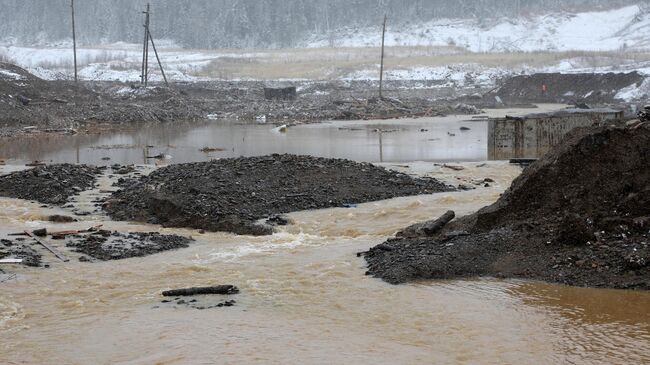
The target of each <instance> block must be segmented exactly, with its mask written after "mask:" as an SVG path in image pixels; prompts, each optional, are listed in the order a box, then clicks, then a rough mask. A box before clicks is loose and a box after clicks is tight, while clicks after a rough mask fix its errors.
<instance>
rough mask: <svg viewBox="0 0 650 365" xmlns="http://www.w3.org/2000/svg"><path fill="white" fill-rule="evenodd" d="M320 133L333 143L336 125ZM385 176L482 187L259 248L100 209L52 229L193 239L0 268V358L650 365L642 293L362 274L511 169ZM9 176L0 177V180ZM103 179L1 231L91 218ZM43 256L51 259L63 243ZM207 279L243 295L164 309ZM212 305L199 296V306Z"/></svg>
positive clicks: (429, 168) (282, 237)
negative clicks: (67, 217) (365, 254)
mask: <svg viewBox="0 0 650 365" xmlns="http://www.w3.org/2000/svg"><path fill="white" fill-rule="evenodd" d="M400 122H401V121H400ZM416 122H417V123H422V120H417V121H416ZM393 123H395V122H394V121H393V122H384V125H390V124H393ZM353 124H354V123H353ZM360 124H361V123H360ZM450 125H451V124H450ZM473 125H475V124H473ZM256 128H257V127H256ZM301 128H304V129H305V130H308V129H310V128H318V127H316V126H306V127H301ZM321 128H327V127H321ZM382 128H383V127H382ZM329 130H330V132H331V133H338V132H337V131H338V128H330V129H329ZM346 133H348V132H346ZM354 133H356V132H354ZM418 133H419V132H418ZM290 134H291V132H289V133H287V137H288V136H289V135H290ZM199 135H200V134H199ZM73 138H79V137H73ZM102 138H103V137H102ZM170 138H171V137H170ZM172 140H173V139H170V141H172ZM149 141H150V140H147V141H146V142H145V141H142V142H143V143H149ZM206 141H207V140H206ZM122 142H124V141H122ZM94 143H105V142H99V141H95V142H94ZM206 143H207V142H206ZM404 143H406V142H404ZM210 144H212V143H210ZM305 146H308V144H305ZM66 148H67V146H63V148H62V149H61V150H60V151H59V152H57V153H60V155H59V156H60V157H59V158H61V159H65V158H66V157H65V156H68V155H66V154H64V152H62V151H64V150H65V149H66ZM251 148H252V147H251ZM84 151H85V150H84ZM121 152H123V156H124V157H123V158H124V160H123V161H117V162H126V161H127V160H128V159H129V158H130V157H128V156H129V154H128V153H126V152H128V150H124V151H121ZM280 152H290V151H280ZM48 153H54V152H48ZM251 153H252V152H251ZM302 153H307V152H305V151H302ZM427 153H428V152H427ZM5 156H7V155H5ZM52 156H54V155H52ZM80 156H88V155H86V154H85V152H84V153H82V154H80ZM396 156H397V155H396ZM345 157H350V156H345ZM29 158H30V159H31V157H29ZM84 158H94V157H84ZM187 158H189V157H187ZM19 159H20V158H18V159H17V160H19ZM66 161H70V160H66ZM72 161H73V162H74V160H72ZM88 161H92V160H88ZM82 162H84V161H83V160H82ZM134 162H136V161H134ZM382 165H383V166H386V167H389V168H394V169H397V170H400V171H404V172H407V173H412V174H418V175H427V176H432V177H436V178H440V179H444V180H445V181H449V182H454V183H455V184H458V183H460V182H464V181H470V180H473V179H484V178H492V179H494V180H495V183H494V184H492V186H491V187H487V188H486V187H481V188H479V189H476V190H472V191H466V192H457V193H441V194H435V195H427V196H417V197H407V198H398V199H392V200H389V201H382V202H375V203H368V204H362V205H360V206H358V207H357V208H352V209H326V210H319V211H307V212H297V213H293V214H291V215H290V218H291V219H292V220H293V221H294V224H292V225H289V226H287V227H284V228H282V229H281V231H280V232H279V233H276V234H274V235H272V236H267V237H239V236H233V235H229V234H221V233H207V234H200V233H199V232H197V231H194V230H183V229H162V228H160V227H158V226H150V225H136V224H128V223H122V222H111V221H108V220H107V218H106V217H104V216H102V215H101V214H98V213H93V214H91V215H89V216H83V217H79V219H80V220H81V221H80V222H77V223H71V224H64V225H56V229H57V230H58V229H61V230H63V229H73V228H88V227H90V226H94V225H97V224H104V225H105V228H107V229H113V230H120V231H159V232H163V233H175V234H180V235H185V236H192V237H194V238H195V239H196V243H194V244H192V245H190V247H189V248H187V249H181V250H178V251H172V252H166V253H162V254H158V255H153V256H149V257H145V258H135V259H128V260H123V261H119V262H105V263H82V262H78V260H77V256H75V254H74V253H70V252H67V251H66V253H67V254H69V256H70V257H71V258H72V259H73V260H72V261H71V262H68V263H63V262H60V261H58V260H57V259H56V258H55V257H54V256H51V255H46V256H44V257H43V259H44V260H45V261H46V262H47V263H48V264H50V265H51V267H50V268H47V269H46V268H43V269H25V268H21V267H13V266H12V267H4V268H5V269H6V270H7V271H11V272H15V273H16V274H17V276H16V277H13V276H9V275H3V276H0V290H1V291H0V293H1V294H0V339H1V341H0V359H2V361H0V362H2V363H7V364H45V363H48V364H49V363H60V364H88V363H93V364H215V363H223V364H331V363H350V364H397V363H400V364H416V363H452V364H453V363H457V364H466V363H481V364H497V363H498V364H521V363H527V364H528V363H530V364H565V363H570V364H632V363H638V364H641V363H648V362H650V310H648V308H650V294H648V293H644V292H630V291H611V290H593V289H579V288H569V287H563V286H557V285H548V284H542V283H535V282H526V281H517V280H505V281H504V280H497V279H490V278H485V279H479V280H467V281H437V282H420V283H416V284H409V285H401V286H391V285H389V284H386V283H384V282H382V281H380V280H377V279H373V278H369V277H366V276H365V275H364V272H365V262H364V260H363V259H362V258H357V257H356V253H357V252H360V251H364V250H367V249H368V248H370V247H372V246H375V245H377V244H378V243H381V242H382V241H383V240H385V239H386V238H387V237H388V236H390V235H392V234H394V233H395V232H396V231H398V230H399V229H401V228H403V227H405V226H408V225H410V224H412V223H415V222H419V221H423V220H428V219H431V218H434V217H437V216H439V215H441V214H442V213H444V212H445V211H447V210H449V209H453V210H455V211H456V212H457V214H459V215H463V214H467V213H470V212H473V211H475V210H477V209H479V208H481V207H483V206H485V205H487V204H490V203H492V202H493V201H495V200H496V199H497V198H498V196H499V194H500V193H501V192H502V191H503V190H504V189H506V188H507V187H508V186H509V184H510V182H511V181H512V179H514V178H515V177H516V176H517V175H518V174H519V173H520V169H519V168H518V167H516V166H512V165H509V164H507V163H504V162H487V163H484V162H480V163H479V162H464V163H462V164H460V165H462V166H464V167H465V170H462V171H454V170H450V169H447V168H444V167H441V166H435V165H434V164H433V163H431V162H417V163H408V162H407V163H404V162H400V163H384V164H382ZM18 168H20V167H17V166H0V174H4V173H7V172H9V171H12V170H16V169H18ZM111 183H112V181H111V180H110V179H107V178H102V179H101V181H100V185H101V186H100V187H99V188H98V190H97V191H95V192H89V193H86V194H83V195H82V196H80V197H78V198H77V199H75V200H76V202H75V203H74V205H75V207H74V208H70V210H68V209H49V208H42V207H40V205H38V204H33V203H29V202H25V201H20V200H15V199H0V236H2V237H4V236H5V235H6V234H8V233H11V232H17V231H22V230H24V229H26V228H28V229H35V228H40V227H53V225H52V224H51V223H47V222H44V221H43V220H44V219H45V218H44V217H45V216H48V215H51V214H57V213H59V214H60V213H64V214H70V213H71V210H72V209H80V210H87V211H91V210H92V204H91V202H92V200H94V199H95V198H96V197H97V195H98V194H99V192H98V191H99V190H101V189H107V188H109V187H110V185H111ZM54 245H55V246H56V247H58V248H59V249H62V250H64V248H63V244H62V243H61V242H58V243H54ZM214 284H233V285H237V286H238V287H239V288H240V290H241V293H240V294H239V295H236V296H234V297H233V298H234V299H235V300H236V301H237V303H236V305H235V306H234V307H230V308H215V309H209V310H197V309H192V308H188V307H185V306H177V305H174V303H161V301H162V300H163V298H162V296H161V295H160V293H161V291H163V290H166V289H169V288H177V287H189V286H204V285H214ZM229 299H230V298H229ZM220 300H222V298H212V297H203V298H199V301H200V302H201V303H203V304H206V305H210V304H214V302H215V301H220Z"/></svg>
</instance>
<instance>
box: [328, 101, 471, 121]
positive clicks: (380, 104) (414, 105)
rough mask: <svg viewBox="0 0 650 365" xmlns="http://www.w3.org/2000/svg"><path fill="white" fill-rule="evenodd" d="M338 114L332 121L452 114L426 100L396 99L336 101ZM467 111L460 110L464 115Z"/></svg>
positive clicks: (446, 108) (449, 108)
mask: <svg viewBox="0 0 650 365" xmlns="http://www.w3.org/2000/svg"><path fill="white" fill-rule="evenodd" d="M334 106H335V107H336V112H337V114H336V115H335V116H334V117H333V118H332V119H338V120H364V119H390V118H401V117H435V116H440V115H445V114H446V113H449V112H451V111H452V110H454V109H452V108H451V107H448V106H445V107H442V106H439V105H434V104H433V103H431V102H430V101H427V100H424V99H414V100H409V102H403V101H401V100H399V99H396V98H389V97H383V98H370V99H366V100H358V99H353V100H350V101H335V102H334ZM465 111H466V110H464V109H462V108H461V109H458V112H462V113H464V112H465Z"/></svg>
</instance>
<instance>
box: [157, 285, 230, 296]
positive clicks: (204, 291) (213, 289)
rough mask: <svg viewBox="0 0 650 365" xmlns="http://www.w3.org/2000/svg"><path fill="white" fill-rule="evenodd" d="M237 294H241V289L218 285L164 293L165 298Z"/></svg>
mask: <svg viewBox="0 0 650 365" xmlns="http://www.w3.org/2000/svg"><path fill="white" fill-rule="evenodd" d="M237 293H239V289H238V288H237V287H236V286H234V285H218V286H209V287H199V288H185V289H174V290H167V291H164V292H163V293H162V295H163V296H165V297H188V296H193V295H209V294H219V295H230V294H237Z"/></svg>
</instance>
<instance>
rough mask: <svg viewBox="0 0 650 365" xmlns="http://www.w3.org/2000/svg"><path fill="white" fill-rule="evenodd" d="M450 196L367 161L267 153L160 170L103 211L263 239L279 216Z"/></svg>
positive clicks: (434, 183)
mask: <svg viewBox="0 0 650 365" xmlns="http://www.w3.org/2000/svg"><path fill="white" fill-rule="evenodd" d="M450 190H453V188H451V187H449V186H446V185H444V184H442V183H440V182H439V181H437V180H434V179H414V178H412V177H410V176H408V175H405V174H401V173H398V172H393V171H389V170H386V169H383V168H380V167H377V166H374V165H371V164H368V163H357V162H353V161H348V160H338V159H325V158H316V157H308V156H293V155H272V156H263V157H251V158H235V159H223V160H217V161H211V162H203V163H192V164H180V165H173V166H169V167H165V168H162V169H159V170H157V171H155V172H154V173H152V174H151V175H149V176H147V177H143V178H141V179H140V180H139V181H137V182H136V183H135V184H133V185H131V186H129V187H127V188H125V189H123V190H120V191H118V192H116V193H114V194H113V195H112V197H111V198H110V199H109V200H108V201H107V204H106V205H105V207H104V208H105V209H106V211H107V212H108V213H109V215H110V216H111V217H112V218H114V219H118V220H129V221H142V222H149V223H158V224H163V225H165V226H171V227H188V228H197V229H205V230H210V231H225V232H232V233H237V234H250V235H264V234H270V233H272V229H271V228H270V227H266V226H260V225H256V224H255V222H256V221H257V220H259V219H262V218H267V217H270V216H274V215H278V214H283V213H288V212H293V211H299V210H307V209H318V208H329V207H343V206H346V205H348V204H355V203H364V202H369V201H376V200H382V199H389V198H394V197H399V196H408V195H419V194H430V193H435V192H441V191H450Z"/></svg>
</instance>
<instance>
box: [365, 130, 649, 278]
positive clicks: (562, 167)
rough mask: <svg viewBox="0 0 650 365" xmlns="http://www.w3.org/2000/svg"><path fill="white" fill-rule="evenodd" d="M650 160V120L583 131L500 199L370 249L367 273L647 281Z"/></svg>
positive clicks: (526, 173) (533, 167) (529, 169)
mask: <svg viewBox="0 0 650 365" xmlns="http://www.w3.org/2000/svg"><path fill="white" fill-rule="evenodd" d="M649 167H650V127H649V126H648V124H647V123H645V124H643V123H641V124H639V123H636V124H632V125H628V126H626V127H622V126H621V127H598V128H590V129H586V130H585V129H583V130H576V131H574V132H572V133H571V134H570V135H568V136H567V138H566V139H565V140H564V142H563V143H562V144H561V145H560V146H559V147H557V148H556V149H554V150H553V151H552V152H550V153H549V154H547V155H546V156H545V157H543V158H542V159H540V160H538V161H537V162H535V163H533V164H532V165H531V166H529V167H527V168H526V169H525V170H524V172H523V174H522V176H520V177H519V178H517V179H516V180H515V181H514V182H513V184H512V186H511V187H510V189H509V190H508V191H506V193H504V194H503V196H502V197H501V198H500V199H499V200H498V201H497V202H496V203H495V204H493V205H491V206H489V207H486V208H484V209H482V210H480V211H479V212H477V213H476V214H473V215H471V216H467V217H463V218H461V219H458V220H456V221H451V222H450V223H448V224H447V225H446V226H445V227H444V228H443V229H442V230H441V231H440V232H438V233H436V234H434V235H433V236H430V235H429V234H428V233H427V232H424V231H423V232H420V231H418V230H415V234H413V233H414V230H413V229H407V230H405V231H404V232H403V233H402V234H399V235H398V237H397V238H394V239H390V240H388V241H387V242H385V243H383V244H381V245H379V246H377V247H375V248H373V249H371V250H370V251H369V252H367V253H365V254H364V255H365V258H366V260H367V262H368V268H369V271H368V274H370V275H374V276H376V277H379V278H382V279H384V280H386V281H388V282H390V283H394V284H398V283H404V282H408V281H412V280H418V279H454V278H466V277H477V276H496V277H509V278H525V279H533V280H544V281H549V282H556V283H562V284H568V285H576V286H590V287H608V288H625V289H645V290H650V168H649ZM425 226H426V225H425Z"/></svg>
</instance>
